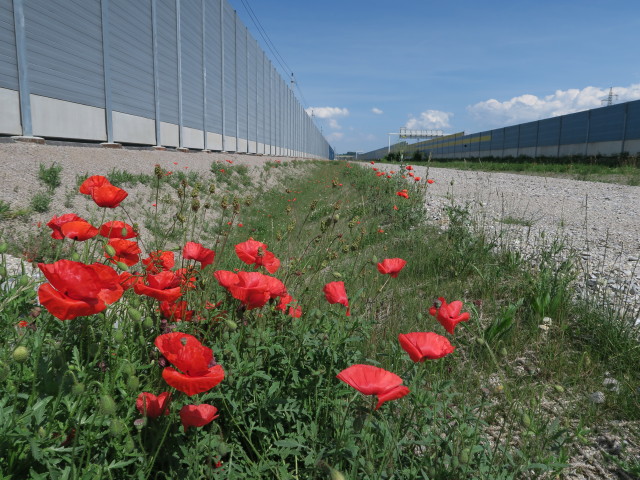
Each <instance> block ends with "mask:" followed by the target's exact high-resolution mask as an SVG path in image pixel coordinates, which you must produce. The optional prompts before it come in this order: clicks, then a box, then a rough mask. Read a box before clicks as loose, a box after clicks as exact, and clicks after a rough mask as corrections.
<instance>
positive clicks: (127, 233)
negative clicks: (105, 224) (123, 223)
mask: <svg viewBox="0 0 640 480" xmlns="http://www.w3.org/2000/svg"><path fill="white" fill-rule="evenodd" d="M120 235H122V236H123V237H126V236H127V235H129V232H128V231H127V227H122V230H121V231H120Z"/></svg>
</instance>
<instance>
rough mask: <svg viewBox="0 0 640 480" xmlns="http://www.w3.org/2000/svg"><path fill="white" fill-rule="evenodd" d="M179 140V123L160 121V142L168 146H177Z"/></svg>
mask: <svg viewBox="0 0 640 480" xmlns="http://www.w3.org/2000/svg"><path fill="white" fill-rule="evenodd" d="M178 142H179V130H178V125H175V124H173V123H165V122H160V142H159V143H160V144H161V145H165V146H167V147H177V146H178Z"/></svg>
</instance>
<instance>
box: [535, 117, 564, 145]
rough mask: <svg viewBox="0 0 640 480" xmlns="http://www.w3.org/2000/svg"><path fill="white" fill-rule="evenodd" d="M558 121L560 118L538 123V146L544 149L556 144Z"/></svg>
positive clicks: (558, 130)
mask: <svg viewBox="0 0 640 480" xmlns="http://www.w3.org/2000/svg"><path fill="white" fill-rule="evenodd" d="M560 121H561V119H560V117H554V118H547V119H546V120H540V121H539V122H538V146H540V147H545V146H549V145H557V144H558V139H559V137H560Z"/></svg>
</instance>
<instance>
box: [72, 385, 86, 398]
mask: <svg viewBox="0 0 640 480" xmlns="http://www.w3.org/2000/svg"><path fill="white" fill-rule="evenodd" d="M71 393H73V394H74V395H75V396H77V397H79V396H80V395H82V394H83V393H84V383H80V382H77V383H74V384H73V387H71Z"/></svg>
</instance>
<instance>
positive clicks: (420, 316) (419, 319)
mask: <svg viewBox="0 0 640 480" xmlns="http://www.w3.org/2000/svg"><path fill="white" fill-rule="evenodd" d="M417 317H418V321H419V322H421V321H422V319H423V318H424V317H423V316H422V313H421V312H418V315H417Z"/></svg>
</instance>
